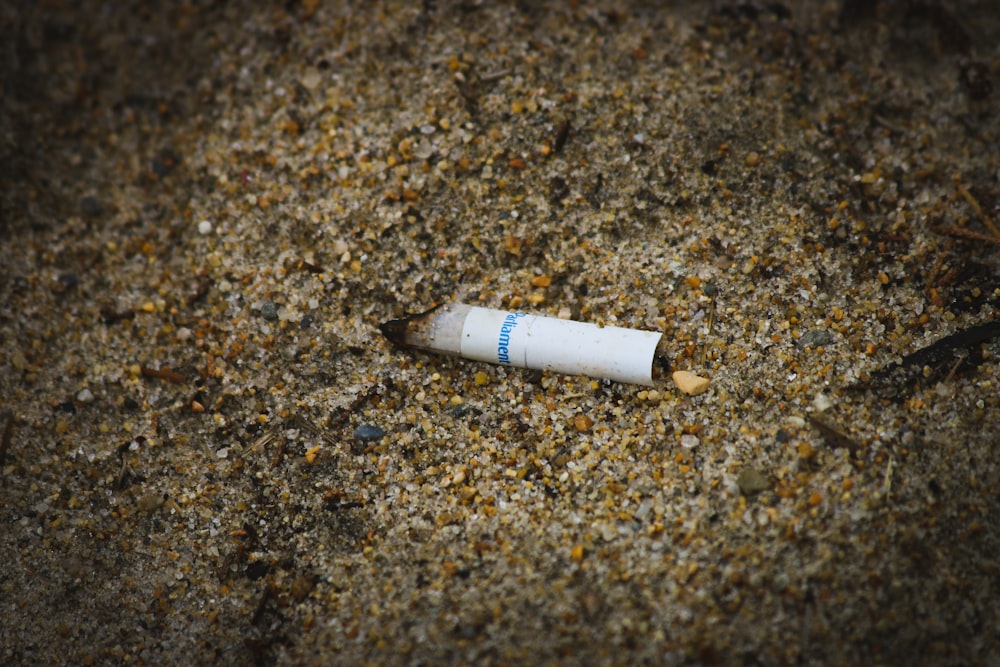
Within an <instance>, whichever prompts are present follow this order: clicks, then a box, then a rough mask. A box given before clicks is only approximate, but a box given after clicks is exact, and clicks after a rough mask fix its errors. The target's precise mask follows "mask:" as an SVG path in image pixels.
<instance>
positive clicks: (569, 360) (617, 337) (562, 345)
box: [379, 304, 663, 385]
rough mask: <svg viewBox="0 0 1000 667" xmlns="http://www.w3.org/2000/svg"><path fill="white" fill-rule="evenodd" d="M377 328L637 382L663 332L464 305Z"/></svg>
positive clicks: (643, 379)
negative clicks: (600, 325)
mask: <svg viewBox="0 0 1000 667" xmlns="http://www.w3.org/2000/svg"><path fill="white" fill-rule="evenodd" d="M379 328H380V329H381V330H382V333H383V334H384V335H385V337H386V338H388V339H389V340H390V341H392V342H393V343H395V344H397V345H400V346H403V347H412V348H418V349H422V350H429V351H432V352H439V353H441V354H449V355H457V356H460V357H464V358H466V359H475V360H477V361H488V362H490V363H492V364H504V365H507V366H517V367H519V368H532V369H536V370H543V371H555V372H557V373H566V374H567V375H589V376H591V377H597V378H608V379H610V380H615V381H616V382H626V383H629V384H642V385H652V384H653V380H654V379H655V378H654V372H655V371H654V367H653V362H654V356H655V353H656V346H657V344H658V343H659V342H660V337H661V336H662V335H663V334H661V333H659V332H655V331H639V330H637V329H623V328H621V327H599V326H597V325H596V324H589V323H586V322H573V321H571V320H560V319H557V318H554V317H542V316H540V315H529V314H528V313H522V312H520V311H509V310H495V309H493V308H479V307H478V306H467V305H463V304H445V305H442V306H438V307H437V308H433V309H431V310H429V311H427V312H425V313H420V314H419V315H411V316H410V317H406V318H403V319H401V320H392V321H390V322H386V323H385V324H383V325H382V326H381V327H379Z"/></svg>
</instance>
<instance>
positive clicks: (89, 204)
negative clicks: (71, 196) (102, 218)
mask: <svg viewBox="0 0 1000 667" xmlns="http://www.w3.org/2000/svg"><path fill="white" fill-rule="evenodd" d="M80 210H81V211H83V214H84V215H86V216H88V217H91V218H94V217H97V216H99V215H100V214H101V211H102V210H103V207H102V206H101V202H99V201H97V198H96V197H84V198H83V199H81V200H80Z"/></svg>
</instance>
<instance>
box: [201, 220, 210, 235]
mask: <svg viewBox="0 0 1000 667" xmlns="http://www.w3.org/2000/svg"><path fill="white" fill-rule="evenodd" d="M212 229H213V228H212V223H211V222H209V221H208V220H202V221H201V222H199V223H198V233H199V234H211V233H212Z"/></svg>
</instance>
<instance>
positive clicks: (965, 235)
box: [931, 225, 1000, 245]
mask: <svg viewBox="0 0 1000 667" xmlns="http://www.w3.org/2000/svg"><path fill="white" fill-rule="evenodd" d="M931 231H934V232H937V233H938V234H945V235H946V236H955V237H957V238H960V239H966V240H968V241H982V242H983V243H992V244H994V245H1000V235H997V236H991V235H990V234H983V233H981V232H975V231H972V230H971V229H966V228H965V227H956V226H954V225H948V226H947V227H946V226H943V225H931Z"/></svg>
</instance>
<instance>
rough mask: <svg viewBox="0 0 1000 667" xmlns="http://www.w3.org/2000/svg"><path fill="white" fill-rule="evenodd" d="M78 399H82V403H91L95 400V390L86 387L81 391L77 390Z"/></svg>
mask: <svg viewBox="0 0 1000 667" xmlns="http://www.w3.org/2000/svg"><path fill="white" fill-rule="evenodd" d="M76 400H78V401H80V402H81V403H90V402H91V401H92V400H94V392H92V391H90V389H87V388H86V387H84V388H83V389H81V390H80V391H79V392H77V394H76Z"/></svg>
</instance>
